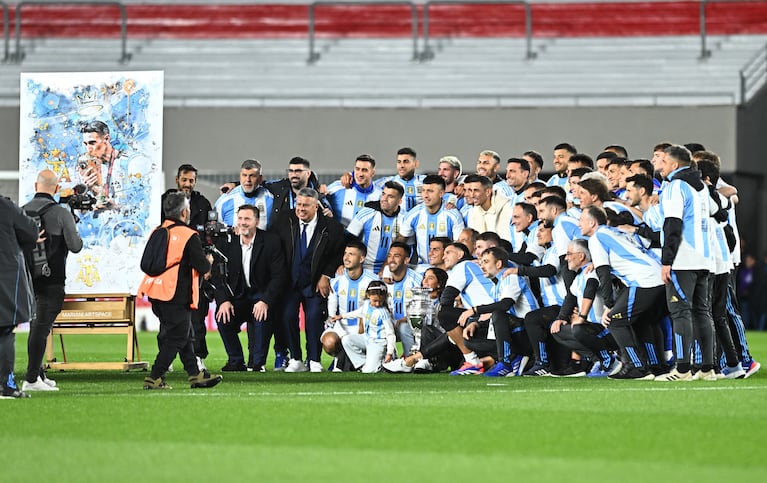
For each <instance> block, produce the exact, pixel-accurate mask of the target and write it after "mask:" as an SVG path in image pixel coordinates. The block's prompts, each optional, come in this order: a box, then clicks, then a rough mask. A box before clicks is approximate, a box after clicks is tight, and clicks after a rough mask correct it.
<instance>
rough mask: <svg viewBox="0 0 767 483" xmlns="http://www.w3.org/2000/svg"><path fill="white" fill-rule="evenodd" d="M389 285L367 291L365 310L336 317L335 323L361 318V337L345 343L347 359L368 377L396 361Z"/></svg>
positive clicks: (372, 284) (378, 283) (346, 339)
mask: <svg viewBox="0 0 767 483" xmlns="http://www.w3.org/2000/svg"><path fill="white" fill-rule="evenodd" d="M387 296H388V292H387V290H386V284H384V283H383V282H381V281H375V282H370V285H368V287H367V290H366V291H365V302H364V303H363V304H362V307H360V308H358V309H357V310H353V311H351V312H347V313H346V314H345V315H343V316H341V315H336V316H334V317H332V320H340V319H341V318H344V319H353V318H361V319H362V323H360V324H358V327H359V329H358V330H359V333H357V334H349V335H347V336H345V337H344V338H343V339H341V343H342V344H343V346H344V350H345V351H346V355H347V356H348V357H349V360H350V361H351V363H352V364H353V365H354V367H356V368H360V367H361V369H360V370H361V371H362V372H364V373H372V372H378V371H380V370H381V364H382V363H384V362H389V361H391V360H392V358H394V348H395V347H394V345H395V343H396V342H397V338H396V335H395V334H394V325H393V324H392V320H391V314H390V313H389V308H388V303H387Z"/></svg>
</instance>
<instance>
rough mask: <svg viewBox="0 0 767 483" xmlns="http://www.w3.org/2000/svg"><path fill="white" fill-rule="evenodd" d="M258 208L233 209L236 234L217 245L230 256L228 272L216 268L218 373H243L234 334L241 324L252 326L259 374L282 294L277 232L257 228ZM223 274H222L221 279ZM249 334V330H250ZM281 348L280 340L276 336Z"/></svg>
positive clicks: (283, 279) (281, 259)
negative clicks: (222, 359)
mask: <svg viewBox="0 0 767 483" xmlns="http://www.w3.org/2000/svg"><path fill="white" fill-rule="evenodd" d="M258 223H259V212H258V209H257V208H256V207H255V206H253V205H242V206H240V207H239V208H237V231H238V233H239V236H236V237H234V238H233V239H232V240H231V241H229V242H227V243H225V244H222V246H220V249H221V252H222V253H223V255H224V256H225V257H226V259H228V270H224V271H221V270H216V271H214V272H215V273H217V274H218V275H216V276H215V278H214V280H213V284H214V285H215V287H216V291H215V294H216V304H217V305H218V310H217V312H216V321H217V323H218V331H219V334H220V335H221V340H222V341H223V343H224V348H225V349H226V354H227V357H228V360H227V363H226V365H225V366H224V367H223V368H222V369H221V370H222V371H245V370H246V365H245V358H244V356H243V352H242V345H241V344H240V339H239V337H238V334H239V333H240V325H242V323H246V324H247V325H248V328H249V329H250V328H251V327H252V333H253V335H254V337H253V339H254V340H253V342H251V343H250V344H251V345H252V347H250V348H249V349H250V350H251V351H252V354H253V356H252V357H253V358H252V360H250V361H248V362H249V363H252V364H253V370H254V371H256V372H263V371H264V370H265V369H264V364H266V354H267V352H268V350H269V341H270V339H271V338H272V334H275V339H277V337H278V335H279V334H281V333H280V332H275V331H274V323H273V319H274V317H275V311H277V310H278V309H277V301H278V299H279V296H280V292H281V291H282V290H283V289H284V288H285V286H286V285H287V266H286V265H285V257H284V256H283V251H282V247H281V245H280V240H279V238H278V237H277V235H274V234H272V233H267V232H265V231H263V230H260V229H258V228H257V227H258ZM222 272H223V277H224V279H222V278H221V277H222ZM249 332H251V331H250V330H249ZM276 342H277V344H278V345H282V346H283V347H284V346H285V344H286V342H285V341H284V340H279V341H278V340H276Z"/></svg>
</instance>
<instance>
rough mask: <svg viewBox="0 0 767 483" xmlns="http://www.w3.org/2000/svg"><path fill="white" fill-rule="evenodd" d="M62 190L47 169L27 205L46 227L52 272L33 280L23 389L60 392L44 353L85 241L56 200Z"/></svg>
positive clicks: (26, 208) (68, 213)
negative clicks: (74, 256) (72, 261)
mask: <svg viewBox="0 0 767 483" xmlns="http://www.w3.org/2000/svg"><path fill="white" fill-rule="evenodd" d="M58 190H59V181H58V177H57V176H56V173H54V172H53V171H51V170H49V169H46V170H43V171H40V173H39V174H38V175H37V182H35V196H34V198H32V200H31V201H30V202H29V203H27V204H26V205H24V206H23V209H24V210H25V211H26V212H28V213H29V212H36V213H40V218H41V221H42V225H43V226H44V227H45V232H44V233H43V237H44V238H45V252H46V256H47V258H48V266H49V268H50V275H49V276H47V277H45V276H41V277H37V278H35V279H34V280H33V284H34V289H35V301H36V303H37V314H36V315H35V317H34V318H33V319H32V323H31V324H30V327H29V339H28V341H27V356H28V363H27V375H26V379H25V380H24V383H23V384H22V391H58V390H59V388H58V387H56V383H55V382H54V381H53V380H51V379H48V378H47V377H45V372H44V371H43V370H42V363H43V356H44V354H45V346H46V343H47V340H48V335H49V334H50V333H51V328H53V321H54V320H56V317H58V315H59V312H61V307H62V306H63V304H64V281H65V279H66V272H67V269H66V263H67V255H68V254H69V252H72V253H77V252H79V251H80V250H82V248H83V241H82V239H81V238H80V234H79V233H78V232H77V228H76V227H75V221H74V218H73V217H72V214H71V213H70V212H69V210H67V209H66V208H65V207H64V206H62V205H59V204H58V203H56V200H54V199H53V195H54V194H56V192H58Z"/></svg>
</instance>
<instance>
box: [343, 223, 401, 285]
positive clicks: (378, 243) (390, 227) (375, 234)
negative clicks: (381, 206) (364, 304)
mask: <svg viewBox="0 0 767 483" xmlns="http://www.w3.org/2000/svg"><path fill="white" fill-rule="evenodd" d="M404 218H405V215H403V214H402V211H401V210H400V211H398V212H397V214H396V215H394V216H386V215H385V214H384V213H383V212H381V211H379V210H376V209H373V208H362V209H361V210H360V211H358V212H357V214H356V215H354V218H352V221H351V222H350V223H349V226H348V227H347V228H346V231H348V232H349V233H351V234H352V235H354V236H357V237H359V238H360V239H361V240H362V243H364V244H365V246H366V247H367V249H368V252H367V255H366V256H365V268H366V269H368V270H373V271H374V272H375V273H378V272H379V271H380V270H381V267H382V266H383V264H384V263H386V256H387V255H388V253H389V247H390V246H391V243H392V241H394V240H395V239H396V238H397V236H398V235H399V234H400V231H401V228H402V223H403V221H404Z"/></svg>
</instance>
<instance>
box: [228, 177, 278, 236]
mask: <svg viewBox="0 0 767 483" xmlns="http://www.w3.org/2000/svg"><path fill="white" fill-rule="evenodd" d="M273 204H274V195H273V194H272V192H271V191H269V190H268V189H266V187H264V186H259V187H258V188H256V195H255V196H253V197H248V196H245V192H244V191H243V190H242V186H237V187H235V188H234V189H233V190H231V191H229V192H228V193H225V194H223V195H221V196H219V198H218V199H217V200H216V205H215V209H216V211H217V212H218V221H220V222H221V223H223V224H225V225H226V226H234V225H236V224H237V209H238V208H239V207H240V206H242V205H253V206H255V207H256V209H257V210H258V228H260V229H261V230H266V229H267V228H269V223H270V222H271V215H272V205H273Z"/></svg>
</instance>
